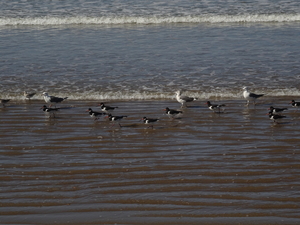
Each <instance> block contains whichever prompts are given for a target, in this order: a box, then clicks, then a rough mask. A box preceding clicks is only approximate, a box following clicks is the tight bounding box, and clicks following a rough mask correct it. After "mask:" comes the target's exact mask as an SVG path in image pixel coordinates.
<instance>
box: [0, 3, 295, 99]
mask: <svg viewBox="0 0 300 225" xmlns="http://www.w3.org/2000/svg"><path fill="white" fill-rule="evenodd" d="M0 8H1V11H0V13H1V14H0V51H1V56H0V57H1V59H0V77H1V84H0V88H1V93H0V96H1V98H11V99H22V98H23V97H22V95H21V94H20V93H22V92H23V91H24V90H27V91H35V92H38V93H42V92H43V91H48V92H49V93H50V94H51V95H64V96H68V97H69V99H74V100H75V99H80V100H81V99H91V100H95V99H108V100H109V99H125V100H126V99H171V98H174V91H176V90H178V89H181V90H183V91H185V92H186V93H187V94H193V95H195V96H197V97H199V98H202V99H207V98H231V99H232V98H233V99H238V98H241V96H242V95H241V92H242V90H241V88H242V87H243V86H249V88H250V89H251V90H253V91H257V92H262V91H263V92H264V93H265V94H267V95H269V96H289V95H294V96H295V95H296V96H297V95H299V94H300V93H299V82H298V79H299V71H300V70H299V63H298V59H299V54H300V53H299V49H300V46H299V42H298V36H299V24H300V23H299V21H300V3H299V2H298V1H172V2H170V3H167V2H164V1H126V2H123V1H109V2H108V1H43V3H41V2H40V1H4V2H1V3H0ZM36 98H41V95H36Z"/></svg>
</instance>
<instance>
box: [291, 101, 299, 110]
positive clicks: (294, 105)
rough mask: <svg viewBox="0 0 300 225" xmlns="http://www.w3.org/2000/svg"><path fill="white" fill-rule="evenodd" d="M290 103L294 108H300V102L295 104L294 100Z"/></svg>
mask: <svg viewBox="0 0 300 225" xmlns="http://www.w3.org/2000/svg"><path fill="white" fill-rule="evenodd" d="M290 103H291V104H292V106H293V107H296V108H298V107H299V106H300V102H295V101H294V100H292V101H291V102H290Z"/></svg>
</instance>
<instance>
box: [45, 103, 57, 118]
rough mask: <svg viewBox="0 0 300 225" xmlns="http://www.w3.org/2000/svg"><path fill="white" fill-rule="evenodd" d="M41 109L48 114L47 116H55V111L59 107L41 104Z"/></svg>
mask: <svg viewBox="0 0 300 225" xmlns="http://www.w3.org/2000/svg"><path fill="white" fill-rule="evenodd" d="M41 109H42V110H43V111H44V113H45V114H47V115H48V116H49V118H50V117H51V116H53V117H55V111H57V110H59V108H48V107H47V106H46V105H43V106H42V108H41Z"/></svg>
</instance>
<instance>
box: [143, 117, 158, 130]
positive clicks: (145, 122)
mask: <svg viewBox="0 0 300 225" xmlns="http://www.w3.org/2000/svg"><path fill="white" fill-rule="evenodd" d="M142 120H143V122H144V124H150V123H155V122H157V121H159V119H150V118H147V117H145V116H144V117H143V118H142ZM149 127H152V129H153V125H150V126H149Z"/></svg>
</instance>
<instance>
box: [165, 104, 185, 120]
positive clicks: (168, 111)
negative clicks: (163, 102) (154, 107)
mask: <svg viewBox="0 0 300 225" xmlns="http://www.w3.org/2000/svg"><path fill="white" fill-rule="evenodd" d="M165 111H166V114H167V115H168V116H170V117H173V118H174V117H175V116H177V115H179V114H182V111H178V110H175V109H169V108H168V107H167V108H165Z"/></svg>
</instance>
